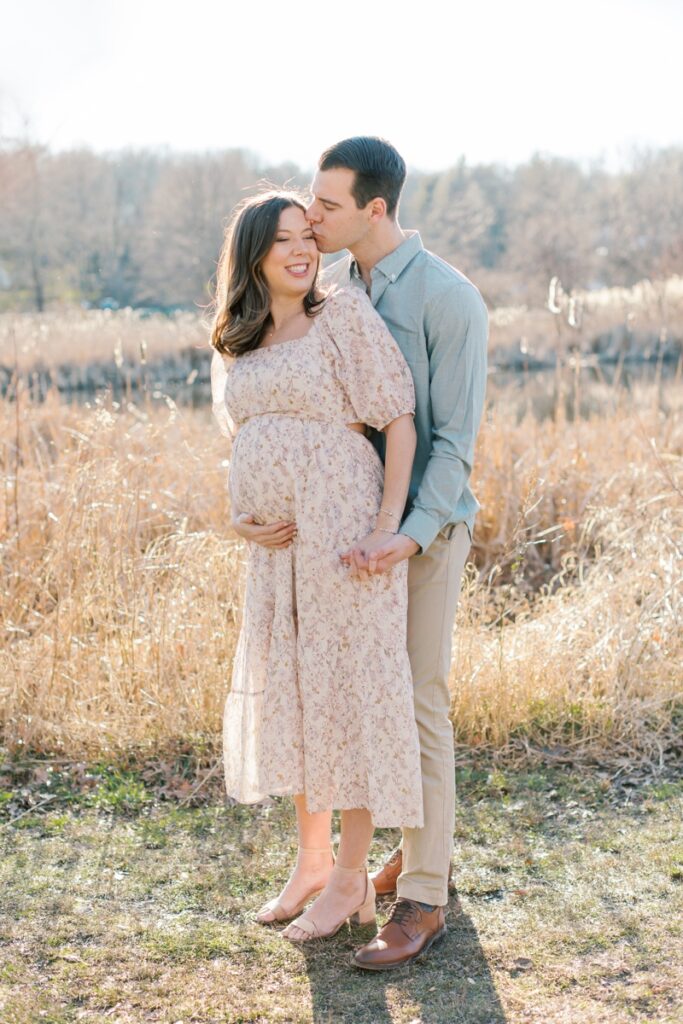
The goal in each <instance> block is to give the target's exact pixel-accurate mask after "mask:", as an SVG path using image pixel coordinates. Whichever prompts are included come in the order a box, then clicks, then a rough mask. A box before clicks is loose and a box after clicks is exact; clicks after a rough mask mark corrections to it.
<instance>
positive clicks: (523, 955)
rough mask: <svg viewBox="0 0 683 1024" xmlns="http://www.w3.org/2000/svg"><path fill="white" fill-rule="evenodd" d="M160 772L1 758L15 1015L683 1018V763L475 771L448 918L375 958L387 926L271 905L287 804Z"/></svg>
mask: <svg viewBox="0 0 683 1024" xmlns="http://www.w3.org/2000/svg"><path fill="white" fill-rule="evenodd" d="M152 774H153V773H150V772H149V771H147V772H144V771H143V772H139V771H138V772H135V773H134V772H125V771H121V770H118V771H114V770H111V769H107V768H105V767H97V766H95V767H86V766H85V765H80V766H79V765H76V766H71V767H70V768H69V769H68V771H67V770H66V769H65V770H60V769H59V765H46V764H45V763H41V762H37V763H35V764H33V766H32V767H31V766H27V765H17V764H16V763H14V764H12V763H9V762H8V763H7V764H6V765H5V766H4V768H2V770H1V771H0V785H1V786H2V790H1V791H0V802H1V803H2V806H3V812H4V823H3V824H2V826H0V848H1V858H2V859H1V863H2V868H1V869H0V870H1V872H2V874H1V884H2V896H1V900H2V916H1V922H2V923H0V949H1V951H2V957H1V960H0V964H1V966H0V1020H2V1022H3V1024H29V1022H47V1024H67V1022H71V1021H81V1020H82V1021H88V1022H100V1021H102V1022H104V1021H114V1022H119V1024H133V1022H135V1024H137V1022H142V1021H161V1022H169V1024H174V1022H181V1021H182V1022H183V1024H189V1022H207V1024H208V1022H212V1024H213V1022H225V1024H227V1022H230V1024H238V1022H241V1024H247V1022H251V1024H256V1022H265V1021H286V1022H301V1024H303V1022H334V1024H337V1022H352V1021H353V1022H358V1024H384V1022H387V1024H388V1022H390V1021H391V1022H396V1024H399V1022H400V1024H418V1022H424V1024H446V1022H448V1024H451V1022H453V1024H503V1022H507V1024H518V1022H519V1024H522V1022H524V1024H529V1022H533V1024H536V1022H538V1024H560V1022H562V1024H564V1022H567V1024H576V1022H582V1024H583V1022H586V1024H602V1022H609V1024H617V1022H619V1024H621V1022H624V1024H626V1022H638V1021H654V1022H657V1024H674V1022H679V1021H680V1020H681V1019H682V1015H683V999H682V998H681V993H682V992H683V955H682V950H683V924H682V921H683V913H682V912H683V837H682V834H681V811H682V809H683V781H682V780H681V778H680V775H679V776H678V777H676V776H675V775H674V774H671V773H669V774H668V775H667V776H666V777H663V776H659V777H658V778H657V779H655V778H652V777H650V778H640V779H637V778H634V777H624V776H623V775H619V774H617V777H616V778H615V777H614V776H611V777H610V776H609V775H607V774H606V773H601V772H599V771H597V770H595V771H594V772H593V773H592V774H587V773H586V772H585V771H584V772H582V773H581V774H578V773H576V772H572V771H570V770H569V769H567V770H562V769H560V768H555V769H537V770H531V769H528V770H526V771H525V772H509V773H507V774H506V773H504V772H503V771H501V770H500V769H491V768H485V767H484V768H481V769H477V770H475V769H467V770H460V771H459V776H458V794H459V808H458V816H457V831H456V871H455V877H456V882H457V890H458V891H457V893H453V895H452V897H451V903H450V907H449V913H448V927H449V931H448V935H447V937H446V939H445V940H444V943H443V944H441V946H440V947H437V949H436V950H435V951H434V952H433V954H432V955H431V956H429V957H428V958H425V960H424V961H423V962H422V963H419V962H418V963H417V964H415V965H413V966H411V967H407V968H403V969H401V970H399V971H395V972H391V973H387V974H370V975H366V974H364V973H362V972H360V971H356V970H354V969H353V968H352V967H351V966H350V965H349V957H350V954H351V951H352V950H353V948H354V947H355V946H357V945H359V944H361V942H362V941H363V940H364V939H365V938H366V937H367V936H368V934H369V931H368V929H362V930H361V929H358V930H354V931H353V932H351V931H348V930H342V932H341V933H340V934H339V935H338V936H337V937H336V938H335V939H333V940H331V941H329V942H326V943H321V944H317V945H316V946H315V947H313V946H311V947H310V948H306V949H299V948H294V947H292V946H290V945H289V944H288V943H287V942H286V941H285V940H283V939H282V938H281V937H280V936H279V933H278V931H277V930H272V929H265V928H262V927H260V926H259V925H257V924H255V923H254V921H253V912H254V910H255V908H257V907H258V906H259V905H260V903H261V902H262V901H263V900H264V899H265V898H267V897H269V896H270V895H272V894H273V893H275V892H276V891H277V889H278V886H279V885H280V884H281V883H282V881H283V880H284V879H285V878H286V876H287V873H288V869H289V865H290V864H291V861H292V857H293V847H292V835H293V818H292V809H291V804H290V803H289V801H286V800H283V801H277V800H276V801H273V802H271V803H269V804H266V805H261V806H258V807H252V808H245V807H238V806H231V807H225V806H224V805H223V804H222V803H221V797H220V784H219V780H218V777H217V776H214V777H213V779H211V780H210V781H209V782H207V784H206V785H205V786H204V787H203V788H202V791H201V793H200V794H198V795H197V796H196V797H193V796H192V789H191V785H190V783H189V782H188V781H187V780H183V779H182V777H181V776H180V775H173V774H172V773H170V774H169V773H168V772H167V775H166V779H165V781H164V782H163V784H161V783H160V781H159V779H158V778H157V779H156V783H155V785H153V786H152V785H151V781H152ZM145 780H147V781H145ZM212 787H214V788H212ZM3 794H4V795H3ZM200 797H201V798H202V800H203V803H202V804H201V805H195V806H193V804H197V802H198V800H199V798H200ZM188 798H189V800H188ZM183 800H184V801H185V802H184V803H183ZM395 840H396V833H393V832H382V833H378V835H377V837H376V841H375V844H374V847H373V860H374V861H375V862H377V861H379V860H380V858H381V856H382V854H383V852H384V851H387V850H389V849H390V848H391V847H392V845H393V844H394V842H395ZM386 909H387V904H383V905H382V907H381V914H380V917H383V915H384V913H385V912H386ZM371 931H372V930H371V929H370V933H371Z"/></svg>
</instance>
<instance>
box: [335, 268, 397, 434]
mask: <svg viewBox="0 0 683 1024" xmlns="http://www.w3.org/2000/svg"><path fill="white" fill-rule="evenodd" d="M324 316H325V327H326V330H327V333H328V337H329V340H330V342H331V344H332V348H333V353H334V362H335V372H336V374H337V377H338V379H339V380H340V381H341V383H342V385H343V387H344V389H345V391H346V393H347V395H348V398H349V401H350V402H351V405H352V406H353V409H354V412H355V414H356V416H357V417H358V420H359V422H361V423H367V424H368V426H371V427H374V428H375V430H382V429H383V428H384V427H386V426H387V424H388V423H391V421H392V420H395V419H396V418H397V417H398V416H403V415H405V414H406V413H409V414H411V415H412V414H414V412H415V387H414V384H413V376H412V374H411V372H410V368H409V366H408V364H407V362H406V361H405V359H404V357H403V353H402V352H401V350H400V348H399V347H398V345H397V344H396V342H395V341H394V338H393V336H392V334H391V332H390V331H389V328H388V327H387V326H386V324H385V323H384V321H383V320H382V317H381V316H380V315H379V313H378V312H377V310H376V309H375V308H374V307H373V305H372V303H371V302H370V299H369V298H368V297H367V295H365V294H364V293H363V292H362V291H361V290H360V288H358V287H356V286H355V285H351V286H349V287H347V288H343V289H340V290H339V291H337V292H334V293H333V294H332V295H330V296H329V298H328V299H327V302H326V308H325V310H324Z"/></svg>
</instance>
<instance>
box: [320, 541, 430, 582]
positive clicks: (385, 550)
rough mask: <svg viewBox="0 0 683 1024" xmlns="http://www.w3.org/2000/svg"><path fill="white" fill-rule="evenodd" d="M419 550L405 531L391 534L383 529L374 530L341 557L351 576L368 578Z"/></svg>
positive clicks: (386, 570)
mask: <svg viewBox="0 0 683 1024" xmlns="http://www.w3.org/2000/svg"><path fill="white" fill-rule="evenodd" d="M417 551H419V547H418V545H417V544H416V542H415V541H414V540H413V539H412V537H407V536H406V535H405V534H403V533H394V534H389V533H385V532H384V531H383V530H373V531H372V533H369V534H368V535H367V537H364V538H363V540H361V541H359V542H358V544H356V545H354V547H352V548H349V549H348V551H343V552H342V553H341V554H340V556H339V558H340V560H341V561H342V562H343V563H344V565H346V566H348V568H349V576H357V577H358V578H359V579H362V580H366V579H367V578H368V577H369V576H376V575H377V574H378V573H383V572H388V571H389V569H391V568H392V566H394V565H397V564H398V563H399V562H402V561H403V559H404V558H410V556H411V555H414V554H415V553H416V552H417Z"/></svg>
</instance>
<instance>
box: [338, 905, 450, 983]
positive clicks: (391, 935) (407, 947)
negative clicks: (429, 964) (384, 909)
mask: <svg viewBox="0 0 683 1024" xmlns="http://www.w3.org/2000/svg"><path fill="white" fill-rule="evenodd" d="M445 934H446V915H445V912H444V907H435V908H434V910H431V911H427V910H423V909H422V907H421V906H420V905H419V903H416V902H415V901H414V900H405V899H404V900H396V902H395V903H394V904H393V906H392V908H391V911H390V913H389V920H388V921H387V923H386V924H385V925H383V926H382V928H380V930H379V931H378V932H377V935H376V936H375V937H374V939H372V941H371V942H368V943H367V945H365V946H361V948H360V949H357V950H356V952H355V953H354V955H353V959H352V961H351V962H352V963H353V964H354V965H355V966H356V967H362V968H363V970H365V971H387V970H390V969H391V968H392V967H403V966H404V965H405V964H410V963H412V962H413V960H415V959H417V957H418V956H420V954H421V953H425V952H426V951H427V950H428V949H429V947H430V946H433V945H434V943H435V942H437V940H438V939H441V938H443V936H444V935H445Z"/></svg>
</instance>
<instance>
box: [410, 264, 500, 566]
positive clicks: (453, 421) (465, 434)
mask: <svg viewBox="0 0 683 1024" xmlns="http://www.w3.org/2000/svg"><path fill="white" fill-rule="evenodd" d="M425 335H426V339H427V350H428V355H429V376H430V384H429V395H430V403H431V420H432V444H431V451H430V454H429V459H428V461H427V466H426V468H425V471H424V473H423V476H422V479H421V481H420V485H419V488H418V491H417V494H416V496H415V499H414V501H413V504H412V508H411V510H410V512H409V513H408V515H407V517H406V519H405V520H404V522H403V524H402V525H401V528H400V531H399V532H400V533H403V534H406V535H407V536H408V537H411V538H412V539H413V540H414V541H415V543H416V544H419V545H420V551H419V552H418V554H423V553H424V552H425V551H426V550H427V548H428V547H429V545H430V544H431V543H432V541H433V540H434V539H435V537H436V536H437V534H438V533H439V532H440V531H441V530H442V529H443V527H444V526H445V525H446V524H447V523H451V522H453V521H454V520H453V516H454V512H455V509H456V506H457V505H458V502H459V501H460V499H461V497H462V494H463V491H464V490H465V487H466V486H467V482H468V480H469V476H470V473H471V470H472V463H473V460H474V446H475V442H476V438H477V433H478V431H479V425H480V423H481V417H482V412H483V408H484V395H485V391H486V354H487V343H488V314H487V311H486V306H485V304H484V301H483V299H482V297H481V295H480V294H479V292H478V291H477V289H476V288H475V287H474V285H472V284H471V283H470V282H465V283H457V284H456V285H454V287H452V288H450V289H449V290H448V291H447V292H446V294H445V295H443V296H442V297H441V299H440V301H439V302H438V303H436V304H435V306H434V308H433V310H429V309H427V310H426V311H425Z"/></svg>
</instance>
